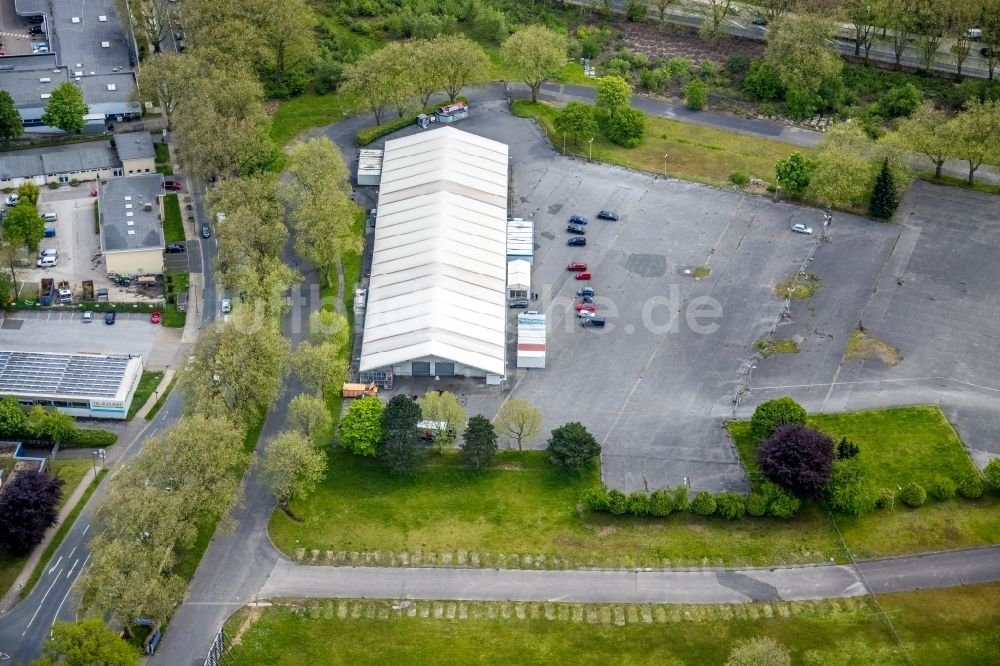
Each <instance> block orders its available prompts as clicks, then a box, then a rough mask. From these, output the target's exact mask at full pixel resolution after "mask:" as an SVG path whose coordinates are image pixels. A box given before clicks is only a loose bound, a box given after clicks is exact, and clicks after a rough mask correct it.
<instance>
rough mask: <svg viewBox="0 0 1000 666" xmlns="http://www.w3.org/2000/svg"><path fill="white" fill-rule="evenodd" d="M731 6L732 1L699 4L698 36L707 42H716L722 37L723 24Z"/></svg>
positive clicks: (706, 0) (713, 0) (711, 1)
mask: <svg viewBox="0 0 1000 666" xmlns="http://www.w3.org/2000/svg"><path fill="white" fill-rule="evenodd" d="M732 5H733V0H705V2H704V3H702V4H700V5H699V6H700V8H701V14H702V19H701V26H700V27H699V28H698V35H699V36H700V37H701V38H702V39H704V40H705V41H707V42H714V41H717V40H718V39H719V38H720V37H722V35H723V24H724V23H725V21H726V17H727V16H729V11H730V9H731V7H732Z"/></svg>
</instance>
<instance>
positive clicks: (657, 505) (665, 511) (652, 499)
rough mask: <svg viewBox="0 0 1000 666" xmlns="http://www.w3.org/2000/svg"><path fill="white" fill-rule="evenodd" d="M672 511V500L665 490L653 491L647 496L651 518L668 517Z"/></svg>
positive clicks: (668, 492)
mask: <svg viewBox="0 0 1000 666" xmlns="http://www.w3.org/2000/svg"><path fill="white" fill-rule="evenodd" d="M673 510H674V498H673V497H672V496H671V495H670V491H669V490H667V489H666V488H664V489H662V490H654V491H653V492H652V494H651V495H650V496H649V514H650V515H651V516H661V517H662V516H669V515H670V512H671V511H673Z"/></svg>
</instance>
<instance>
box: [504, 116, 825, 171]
mask: <svg viewBox="0 0 1000 666" xmlns="http://www.w3.org/2000/svg"><path fill="white" fill-rule="evenodd" d="M557 113H558V109H557V108H556V107H554V106H551V105H549V104H546V103H544V102H538V103H533V102H529V101H526V100H517V101H515V102H514V114H515V115H518V116H523V117H528V118H535V119H537V120H538V121H539V122H541V124H542V127H543V128H544V129H545V131H546V133H547V134H548V136H549V139H550V140H551V141H552V143H553V145H555V146H556V148H557V149H558V150H561V149H562V145H563V137H562V136H561V135H559V134H558V133H557V132H556V131H555V126H554V124H553V120H554V118H555V116H556V114H557ZM593 148H594V151H593V152H594V159H595V160H598V161H601V162H610V163H612V164H620V165H622V166H626V167H630V168H633V169H640V170H642V171H649V172H652V173H659V174H662V173H663V156H664V155H669V157H668V159H667V173H668V174H669V175H670V176H672V177H675V178H682V179H684V180H693V181H696V182H701V183H709V184H712V185H721V186H723V187H730V186H731V185H730V183H729V174H731V173H733V172H734V171H742V172H744V173H746V174H747V175H748V176H751V177H757V178H760V179H761V180H763V181H765V182H770V181H771V180H773V179H774V163H775V162H776V161H777V160H779V159H781V158H783V157H786V156H788V155H790V154H792V153H794V152H795V151H797V150H798V151H804V152H808V150H804V149H802V148H798V147H796V146H791V145H788V144H784V143H778V142H777V141H768V140H766V139H760V138H757V137H753V136H748V135H744V134H737V133H735V132H726V131H723V130H718V129H714V128H711V127H701V126H699V125H691V124H687V123H680V122H677V121H674V120H667V119H666V118H656V117H652V116H647V117H646V136H645V138H643V140H642V142H641V143H640V144H639V146H638V147H636V148H631V149H629V148H622V147H621V146H618V145H616V144H614V143H611V141H609V140H608V139H607V138H606V137H604V136H597V137H595V138H594V146H593ZM568 149H569V152H570V153H575V154H577V155H582V156H584V157H586V156H587V154H588V146H587V144H586V142H583V143H582V144H581V145H580V146H577V147H575V148H574V147H573V146H568Z"/></svg>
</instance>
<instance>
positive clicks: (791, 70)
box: [764, 13, 844, 115]
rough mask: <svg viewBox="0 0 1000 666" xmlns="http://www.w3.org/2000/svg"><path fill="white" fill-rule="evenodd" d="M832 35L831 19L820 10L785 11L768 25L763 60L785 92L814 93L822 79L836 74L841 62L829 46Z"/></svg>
mask: <svg viewBox="0 0 1000 666" xmlns="http://www.w3.org/2000/svg"><path fill="white" fill-rule="evenodd" d="M832 35H833V22H832V21H831V20H830V19H829V18H826V17H824V16H822V15H821V14H816V13H796V14H786V15H785V16H783V17H782V18H781V20H780V21H778V22H777V23H775V24H774V26H773V27H772V29H771V34H770V35H769V36H768V40H767V50H766V51H765V53H764V59H765V62H767V63H768V64H770V65H771V66H772V67H774V68H775V70H776V71H777V72H778V78H779V79H781V83H782V84H783V85H784V86H785V88H786V89H787V90H788V91H789V93H791V92H793V91H795V92H798V93H800V94H804V95H805V96H809V97H816V96H818V95H819V92H820V90H821V88H822V86H823V85H824V82H825V81H829V80H834V79H837V78H839V77H840V73H841V70H842V69H843V66H844V63H843V60H841V58H840V56H839V55H837V54H836V53H834V52H833V51H832V50H831V49H830V47H829V43H830V40H831V37H832ZM789 93H786V95H787V94H789ZM807 115H808V114H807Z"/></svg>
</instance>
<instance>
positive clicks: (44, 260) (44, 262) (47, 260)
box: [35, 257, 59, 268]
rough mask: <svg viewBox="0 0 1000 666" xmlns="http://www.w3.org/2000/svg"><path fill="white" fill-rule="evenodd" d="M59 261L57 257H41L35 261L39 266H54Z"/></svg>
mask: <svg viewBox="0 0 1000 666" xmlns="http://www.w3.org/2000/svg"><path fill="white" fill-rule="evenodd" d="M58 263H59V259H58V258H56V257H39V258H38V261H36V262H35V266H37V267H38V268H54V267H55V266H56V265H57V264H58Z"/></svg>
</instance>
